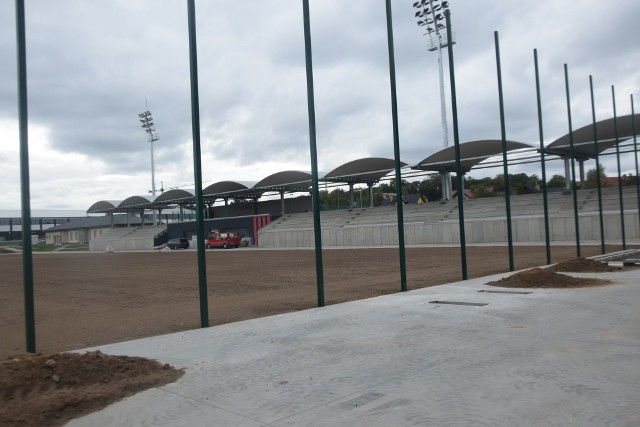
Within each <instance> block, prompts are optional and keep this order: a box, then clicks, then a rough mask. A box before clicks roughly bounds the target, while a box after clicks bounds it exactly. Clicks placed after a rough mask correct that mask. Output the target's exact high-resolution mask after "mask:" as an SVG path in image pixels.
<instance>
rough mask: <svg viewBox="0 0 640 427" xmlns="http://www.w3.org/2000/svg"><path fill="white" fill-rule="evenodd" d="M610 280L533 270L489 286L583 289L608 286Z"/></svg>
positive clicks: (491, 283) (546, 270)
mask: <svg viewBox="0 0 640 427" xmlns="http://www.w3.org/2000/svg"><path fill="white" fill-rule="evenodd" d="M609 283H611V282H610V281H609V280H602V279H591V278H577V277H571V276H567V275H565V274H560V273H556V272H554V271H549V269H545V268H532V269H531V270H525V271H521V272H519V273H516V274H513V275H511V276H508V277H504V278H502V279H500V280H496V281H494V282H489V283H487V285H490V286H500V287H503V288H583V287H587V286H598V285H606V284H609Z"/></svg>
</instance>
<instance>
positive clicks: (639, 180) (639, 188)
mask: <svg viewBox="0 0 640 427" xmlns="http://www.w3.org/2000/svg"><path fill="white" fill-rule="evenodd" d="M633 104H634V102H633V94H631V126H632V129H633V158H634V159H635V161H636V199H637V201H638V215H640V175H639V174H638V141H637V138H636V112H635V108H634V105H633Z"/></svg>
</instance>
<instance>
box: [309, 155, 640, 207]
mask: <svg viewBox="0 0 640 427" xmlns="http://www.w3.org/2000/svg"><path fill="white" fill-rule="evenodd" d="M600 177H601V179H600V184H601V186H602V187H611V186H614V185H617V177H616V178H615V181H616V183H615V184H614V183H612V180H611V179H606V178H607V175H606V174H605V170H604V167H603V166H602V165H601V166H600ZM451 179H452V188H453V189H454V191H455V188H456V183H455V177H452V178H451ZM636 182H637V177H636V176H633V175H629V176H623V178H622V185H636ZM576 184H577V185H578V188H580V184H579V183H578V182H576ZM564 186H565V178H564V176H562V175H553V176H552V177H551V179H549V180H548V181H547V189H550V190H551V191H557V190H554V189H558V188H564ZM596 187H597V171H596V168H593V169H590V170H589V171H587V173H586V176H585V182H584V185H583V186H582V188H589V189H593V188H596ZM464 188H465V189H468V190H471V192H472V194H473V197H474V198H482V197H498V196H503V195H504V191H505V180H504V174H498V175H496V176H495V177H493V178H492V177H485V178H478V179H476V178H473V177H471V176H469V177H465V179H464ZM509 190H510V194H512V195H515V194H530V193H537V192H541V191H542V180H541V179H540V177H539V176H538V175H536V174H532V175H527V174H526V173H518V174H509ZM354 191H355V197H354V201H355V206H356V207H359V206H361V205H362V206H364V207H366V206H369V190H368V188H363V189H361V190H360V189H358V188H356V189H355V190H354ZM390 194H396V184H395V179H391V180H390V181H389V182H388V183H387V182H383V183H380V184H378V185H377V186H375V187H373V204H374V206H380V205H381V204H382V201H383V199H384V197H385V195H390ZM402 194H403V195H408V194H416V195H422V196H424V197H426V199H427V200H428V201H437V200H441V199H442V177H441V176H440V175H430V176H428V177H426V178H424V179H423V180H421V181H411V182H410V181H408V180H405V179H403V180H402ZM347 207H349V192H348V191H347V190H343V189H342V188H336V189H334V190H331V191H329V190H321V191H320V208H321V209H323V210H328V209H341V208H347Z"/></svg>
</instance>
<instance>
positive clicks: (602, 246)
mask: <svg viewBox="0 0 640 427" xmlns="http://www.w3.org/2000/svg"><path fill="white" fill-rule="evenodd" d="M589 88H590V90H591V116H592V118H593V145H594V150H595V153H596V185H597V188H598V214H599V216H600V251H601V252H602V253H603V254H604V253H605V252H606V248H605V243H604V241H605V237H604V215H603V214H602V183H601V182H600V149H599V148H598V124H597V122H596V104H595V101H594V96H593V77H592V76H589Z"/></svg>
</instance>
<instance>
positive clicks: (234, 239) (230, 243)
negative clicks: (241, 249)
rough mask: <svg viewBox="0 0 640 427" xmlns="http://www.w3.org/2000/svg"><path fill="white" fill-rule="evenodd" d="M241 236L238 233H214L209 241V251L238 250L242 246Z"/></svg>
mask: <svg viewBox="0 0 640 427" xmlns="http://www.w3.org/2000/svg"><path fill="white" fill-rule="evenodd" d="M240 239H241V237H240V234H238V233H220V232H217V231H212V232H211V235H210V236H209V238H208V239H207V249H211V248H222V249H228V248H237V247H238V246H240Z"/></svg>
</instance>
